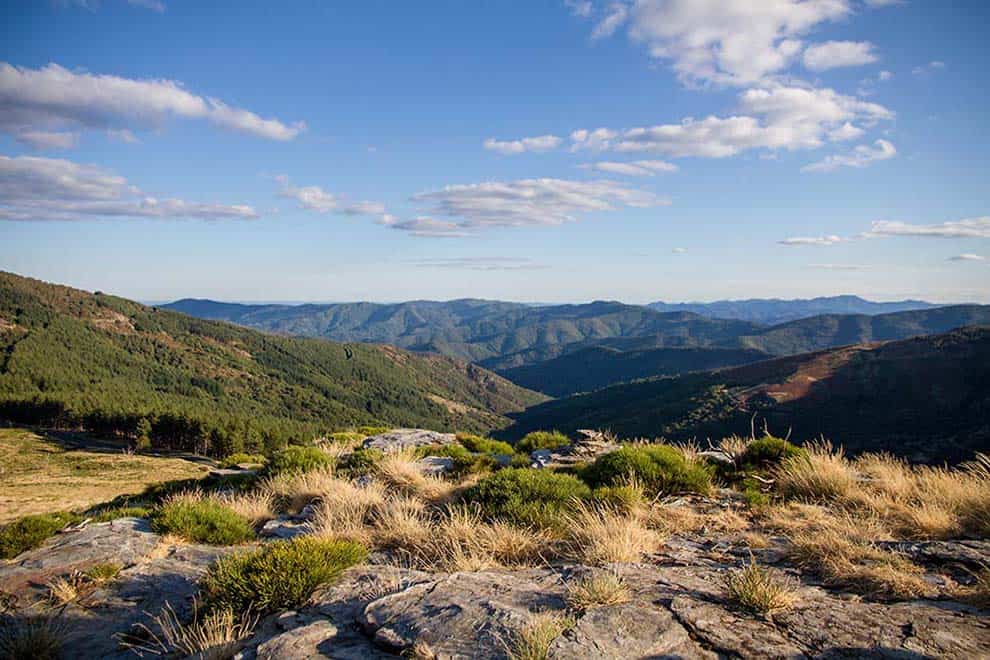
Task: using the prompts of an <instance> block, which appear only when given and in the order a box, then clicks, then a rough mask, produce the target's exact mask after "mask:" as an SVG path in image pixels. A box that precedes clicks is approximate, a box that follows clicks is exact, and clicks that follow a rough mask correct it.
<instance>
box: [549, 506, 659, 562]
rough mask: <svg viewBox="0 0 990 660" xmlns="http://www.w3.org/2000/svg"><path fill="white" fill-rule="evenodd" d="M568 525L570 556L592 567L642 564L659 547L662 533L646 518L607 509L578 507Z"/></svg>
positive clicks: (570, 517)
mask: <svg viewBox="0 0 990 660" xmlns="http://www.w3.org/2000/svg"><path fill="white" fill-rule="evenodd" d="M565 523H566V526H567V541H566V548H567V550H566V552H567V554H568V555H569V556H570V557H571V558H573V559H575V560H577V561H581V562H584V563H586V564H590V565H592V566H600V565H603V564H610V563H613V562H635V561H639V560H640V559H642V558H643V556H644V555H646V554H649V553H651V552H654V551H656V549H657V548H658V547H659V545H660V540H661V539H660V535H659V533H658V532H657V531H656V530H653V529H650V528H649V527H647V526H646V524H645V521H644V520H643V518H641V517H640V516H630V515H624V514H622V513H619V512H617V511H615V510H613V509H610V508H608V507H602V506H595V505H588V504H584V503H575V505H574V511H573V512H572V513H569V514H566V515H565Z"/></svg>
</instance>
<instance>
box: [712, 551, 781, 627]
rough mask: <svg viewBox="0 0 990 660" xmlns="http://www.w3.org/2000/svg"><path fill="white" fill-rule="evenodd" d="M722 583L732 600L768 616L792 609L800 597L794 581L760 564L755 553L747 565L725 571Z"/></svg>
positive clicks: (751, 610)
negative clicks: (754, 556)
mask: <svg viewBox="0 0 990 660" xmlns="http://www.w3.org/2000/svg"><path fill="white" fill-rule="evenodd" d="M722 585H723V586H724V587H725V592H726V595H727V596H728V598H729V600H730V601H732V602H733V603H735V604H736V605H738V606H739V607H742V608H743V609H745V610H749V611H750V612H753V613H754V614H759V615H760V616H764V617H768V618H769V617H772V616H773V615H774V614H775V613H777V612H782V611H784V610H787V609H789V608H790V607H791V606H792V605H793V604H794V602H795V599H796V594H795V587H794V584H793V581H792V580H790V579H789V578H787V577H786V576H781V575H778V574H777V573H775V572H774V571H771V570H770V569H768V568H765V567H763V566H760V565H759V564H757V563H756V560H755V559H753V558H752V556H751V557H750V563H749V565H747V566H746V567H745V568H742V569H739V570H735V571H728V572H727V573H725V575H724V577H723V581H722Z"/></svg>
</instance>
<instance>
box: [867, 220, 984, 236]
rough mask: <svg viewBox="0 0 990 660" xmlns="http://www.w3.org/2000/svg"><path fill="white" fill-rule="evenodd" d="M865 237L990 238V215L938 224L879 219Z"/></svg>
mask: <svg viewBox="0 0 990 660" xmlns="http://www.w3.org/2000/svg"><path fill="white" fill-rule="evenodd" d="M861 236H862V237H863V238H885V237H891V236H921V237H934V238H990V216H981V217H979V218H966V219H963V220H950V221H948V222H943V223H940V224H937V225H912V224H908V223H906V222H898V221H893V220H878V221H876V222H874V223H873V224H872V226H871V227H870V231H868V232H865V233H863V234H862V235H861Z"/></svg>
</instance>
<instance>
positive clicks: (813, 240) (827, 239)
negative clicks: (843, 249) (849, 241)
mask: <svg viewBox="0 0 990 660" xmlns="http://www.w3.org/2000/svg"><path fill="white" fill-rule="evenodd" d="M844 240H845V239H844V238H842V237H841V236H836V235H834V234H832V235H829V236H794V237H792V238H785V239H783V240H780V241H777V242H778V243H780V244H781V245H822V246H825V245H836V244H837V243H842V242H843V241H844Z"/></svg>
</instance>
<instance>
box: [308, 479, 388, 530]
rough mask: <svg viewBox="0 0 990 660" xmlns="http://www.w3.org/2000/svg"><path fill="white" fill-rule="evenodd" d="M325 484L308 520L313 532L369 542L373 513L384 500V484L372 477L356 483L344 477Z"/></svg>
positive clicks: (379, 508) (381, 506) (378, 509)
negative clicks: (364, 481)
mask: <svg viewBox="0 0 990 660" xmlns="http://www.w3.org/2000/svg"><path fill="white" fill-rule="evenodd" d="M327 486H328V488H327V490H326V491H325V492H324V493H323V494H322V496H321V498H320V502H319V505H318V506H317V508H316V515H315V517H314V518H313V522H312V523H311V527H312V528H313V531H314V533H316V534H319V535H321V536H328V537H333V538H340V539H347V540H351V541H357V542H358V543H362V544H370V543H371V541H372V538H373V529H372V520H373V514H374V513H375V512H377V511H380V510H381V509H382V508H383V507H384V505H385V503H386V501H387V498H386V495H385V488H384V487H383V486H382V484H380V483H378V482H374V481H373V482H368V483H365V484H362V485H358V484H356V483H354V482H351V481H346V480H344V479H334V480H333V481H332V482H328V483H327Z"/></svg>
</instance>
